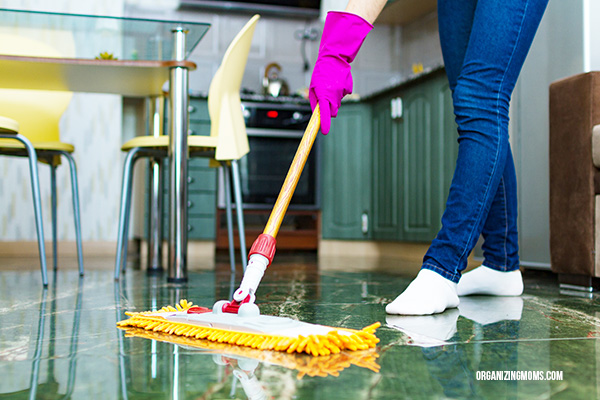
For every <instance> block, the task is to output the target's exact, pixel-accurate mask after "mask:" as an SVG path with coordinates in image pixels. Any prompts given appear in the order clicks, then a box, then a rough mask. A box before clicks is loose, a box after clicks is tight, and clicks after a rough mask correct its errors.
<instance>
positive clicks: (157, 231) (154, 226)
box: [147, 157, 163, 272]
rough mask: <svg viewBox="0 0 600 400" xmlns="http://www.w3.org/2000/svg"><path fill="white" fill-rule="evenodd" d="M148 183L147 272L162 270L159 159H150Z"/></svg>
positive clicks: (161, 194) (161, 178) (161, 186)
mask: <svg viewBox="0 0 600 400" xmlns="http://www.w3.org/2000/svg"><path fill="white" fill-rule="evenodd" d="M149 172H150V173H149V177H148V183H149V188H150V193H149V196H148V260H147V271H148V272H158V271H162V270H163V264H162V242H163V224H162V204H163V201H162V199H163V176H162V174H163V161H162V159H161V158H159V157H152V158H150V168H149Z"/></svg>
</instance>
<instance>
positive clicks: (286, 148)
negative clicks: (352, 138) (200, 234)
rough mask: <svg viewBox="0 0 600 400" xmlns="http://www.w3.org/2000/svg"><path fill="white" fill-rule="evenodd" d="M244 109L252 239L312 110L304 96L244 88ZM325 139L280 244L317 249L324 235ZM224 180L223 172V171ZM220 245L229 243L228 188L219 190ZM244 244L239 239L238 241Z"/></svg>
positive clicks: (244, 175) (245, 197)
mask: <svg viewBox="0 0 600 400" xmlns="http://www.w3.org/2000/svg"><path fill="white" fill-rule="evenodd" d="M241 98H242V108H243V114H244V119H245V121H246V131H247V134H248V142H249V145H250V152H249V153H248V154H247V155H245V156H244V157H243V158H242V159H240V160H239V170H240V181H241V189H242V190H241V191H242V203H243V207H244V223H245V225H246V240H247V242H246V244H247V245H248V246H250V245H252V238H254V237H256V236H258V235H259V234H260V233H261V232H262V230H263V228H264V226H265V223H266V222H267V220H268V218H269V214H270V211H271V209H272V207H273V204H275V201H276V200H277V196H278V195H279V191H280V189H281V185H282V184H283V181H284V180H285V177H286V174H287V172H288V169H289V167H290V165H291V163H292V160H293V158H294V155H295V153H296V150H297V149H298V146H299V144H300V141H301V139H302V136H303V134H304V130H305V129H306V127H307V125H308V121H309V120H310V117H311V114H312V110H311V108H310V105H309V104H308V102H307V101H306V100H304V99H303V98H301V97H294V96H285V97H278V98H273V97H271V96H263V95H258V94H248V93H243V94H242V96H241ZM319 154H320V146H319V139H318V138H317V140H316V141H315V144H314V145H313V148H312V151H311V153H310V155H309V157H308V159H307V161H306V164H305V166H304V170H303V172H302V175H301V177H300V180H299V182H298V185H297V186H296V190H295V192H294V196H293V197H292V200H291V203H290V205H289V207H288V212H287V213H286V216H285V218H284V221H283V224H282V228H281V232H280V233H279V235H278V237H277V248H278V249H306V250H314V249H316V248H317V247H318V237H319V208H320V191H319V164H320V161H319ZM219 179H220V182H221V183H222V182H223V176H222V175H221V172H220V171H219ZM217 205H218V210H217V227H216V229H217V243H216V245H217V248H218V249H221V248H223V249H224V248H227V241H226V238H227V236H226V232H227V230H226V226H225V222H226V219H225V218H224V215H225V212H224V208H225V189H224V185H223V184H220V185H219V191H218V193H217ZM238 245H239V243H237V242H236V246H238Z"/></svg>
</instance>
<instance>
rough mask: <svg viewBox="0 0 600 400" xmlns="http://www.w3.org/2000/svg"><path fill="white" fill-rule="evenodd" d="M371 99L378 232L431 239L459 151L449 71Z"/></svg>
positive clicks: (393, 236) (375, 229)
mask: <svg viewBox="0 0 600 400" xmlns="http://www.w3.org/2000/svg"><path fill="white" fill-rule="evenodd" d="M371 104H372V111H371V112H372V116H373V120H372V140H373V142H372V148H373V154H372V160H373V161H372V165H373V171H372V173H373V178H372V179H373V191H372V193H373V210H372V211H373V216H372V229H373V232H372V237H373V239H378V240H401V241H416V242H427V241H431V240H432V239H433V238H434V237H435V235H436V233H437V231H438V230H439V228H440V221H441V215H442V213H443V210H444V205H445V201H446V197H447V195H448V190H449V186H450V180H451V178H452V173H453V171H454V162H455V160H456V154H457V151H458V144H457V141H456V138H457V134H456V127H455V123H454V115H453V112H452V103H451V94H450V90H449V87H448V83H447V80H446V76H445V74H444V73H443V71H441V70H439V71H435V72H432V73H430V74H428V75H427V76H424V77H422V78H419V79H415V80H413V81H411V82H410V83H408V84H406V85H402V86H401V87H399V88H397V89H394V90H391V91H388V92H386V93H384V94H381V95H379V96H376V97H375V98H374V99H373V100H372V103H371Z"/></svg>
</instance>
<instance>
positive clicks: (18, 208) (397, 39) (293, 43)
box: [0, 0, 441, 242]
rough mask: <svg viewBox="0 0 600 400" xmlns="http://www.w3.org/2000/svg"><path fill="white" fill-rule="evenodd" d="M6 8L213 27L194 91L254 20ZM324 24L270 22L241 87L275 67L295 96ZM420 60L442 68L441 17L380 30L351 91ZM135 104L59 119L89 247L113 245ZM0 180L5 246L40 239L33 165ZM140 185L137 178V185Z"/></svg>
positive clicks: (97, 97)
mask: <svg viewBox="0 0 600 400" xmlns="http://www.w3.org/2000/svg"><path fill="white" fill-rule="evenodd" d="M0 7H2V8H14V9H26V10H39V11H52V12H69V13H83V14H98V15H112V16H131V17H146V18H157V19H174V20H190V21H202V22H208V23H210V24H211V29H210V30H209V31H208V33H207V35H206V36H205V37H204V38H203V40H202V41H201V42H200V44H199V45H198V47H197V48H196V50H195V51H194V52H193V54H192V56H191V60H192V61H194V62H195V63H197V65H198V69H197V70H196V71H194V72H192V73H191V75H190V90H192V91H193V92H198V93H206V92H207V91H208V87H209V84H210V81H211V78H212V76H213V75H214V73H215V71H216V70H217V68H218V66H219V64H220V62H221V58H222V56H223V54H224V52H225V49H226V48H227V46H228V45H229V43H230V41H231V40H232V39H233V37H234V36H235V34H236V33H237V32H238V31H239V29H240V28H241V27H242V26H243V25H244V24H245V23H246V21H247V20H248V19H249V18H250V15H237V14H227V13H212V12H200V11H178V10H177V9H176V8H177V1H176V0H104V1H102V2H100V1H79V0H56V1H52V2H50V1H48V0H0ZM322 27H323V23H322V22H321V21H320V20H310V21H304V20H301V19H286V18H274V17H269V16H264V17H263V18H262V19H261V21H260V23H259V24H258V26H257V28H256V32H255V37H254V41H253V44H252V49H251V51H250V55H249V59H248V65H247V69H246V74H245V76H244V80H243V83H242V86H243V87H244V88H246V89H249V90H252V91H255V92H260V91H261V82H262V77H263V75H264V68H265V66H266V65H267V64H268V63H270V62H277V63H279V64H280V65H281V66H282V73H281V77H282V78H284V79H286V80H287V81H288V84H289V87H290V90H291V92H296V91H301V90H302V89H303V88H306V87H307V86H308V84H309V81H310V71H312V67H313V64H314V61H315V59H316V57H317V53H318V41H319V40H320V34H321V31H322ZM305 30H307V31H308V32H310V31H311V30H314V31H316V32H317V33H318V35H317V39H316V40H314V41H310V40H309V41H307V42H306V53H305V54H306V57H307V59H308V61H309V64H310V67H309V71H304V69H303V64H304V56H303V54H302V50H301V44H302V42H301V40H299V39H298V38H297V37H296V36H297V35H299V34H301V33H302V32H304V31H305ZM415 63H422V64H423V65H424V66H425V67H427V66H430V65H439V64H440V63H441V52H440V50H439V43H438V40H437V19H436V17H435V14H431V15H427V16H425V17H422V18H420V19H419V20H418V21H414V22H412V23H410V24H407V25H404V26H393V25H379V24H376V27H375V29H374V30H373V31H372V33H371V34H369V36H368V38H367V40H366V42H365V44H364V45H363V48H362V50H361V52H360V54H359V55H358V57H357V59H356V60H355V62H354V63H353V75H354V92H355V93H356V94H358V95H367V94H370V93H373V92H375V91H378V90H380V89H382V88H385V87H388V86H392V85H394V84H395V83H397V82H398V81H400V80H401V79H403V78H405V77H406V76H407V75H410V74H411V70H412V65H413V64H415ZM139 107H140V103H139V102H131V101H123V99H122V98H121V97H119V96H114V95H102V94H86V93H76V94H75V95H74V97H73V100H72V102H71V104H70V106H69V108H68V109H67V111H66V112H65V114H64V116H63V118H62V120H61V124H60V126H61V138H62V140H63V141H65V142H68V143H72V144H74V145H75V147H76V152H75V159H76V162H77V166H78V173H79V187H80V197H81V198H80V200H81V218H82V235H83V240H84V241H88V242H103V241H108V242H111V241H115V239H116V233H117V220H118V207H119V198H120V185H121V177H122V165H123V158H124V156H123V154H122V153H121V151H120V145H121V143H123V142H124V141H125V140H126V139H128V138H129V137H131V136H134V135H136V134H144V132H143V129H140V127H139V125H140V124H139V123H136V121H135V118H133V115H136V114H137V115H139V112H140V110H139ZM39 170H40V177H41V186H42V188H41V190H42V202H43V207H44V210H43V212H44V221H45V234H46V237H47V238H50V232H51V231H50V208H49V204H50V185H49V172H48V168H47V167H46V166H45V165H40V167H39ZM139 170H141V168H138V171H139ZM0 174H1V176H2V179H0V241H36V240H37V236H36V231H35V220H34V216H33V215H34V214H33V206H32V199H31V189H30V179H29V170H28V167H27V162H26V161H25V160H24V159H15V158H7V157H0ZM57 175H58V193H59V196H58V214H59V229H58V232H59V239H60V240H64V241H73V240H74V238H75V234H74V228H73V222H72V206H71V196H70V180H69V175H68V168H66V167H65V166H63V167H60V168H59V169H58V174H57ZM139 179H140V177H139V176H138V186H139ZM138 212H139V210H138ZM138 233H139V224H138ZM132 234H135V231H134V232H132Z"/></svg>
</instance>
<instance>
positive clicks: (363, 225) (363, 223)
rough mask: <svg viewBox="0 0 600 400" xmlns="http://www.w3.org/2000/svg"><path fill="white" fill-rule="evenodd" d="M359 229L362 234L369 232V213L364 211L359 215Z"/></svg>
mask: <svg viewBox="0 0 600 400" xmlns="http://www.w3.org/2000/svg"><path fill="white" fill-rule="evenodd" d="M360 230H361V231H362V233H363V234H364V235H366V234H367V233H368V232H369V214H367V212H366V211H365V212H363V213H362V215H361V217H360Z"/></svg>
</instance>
